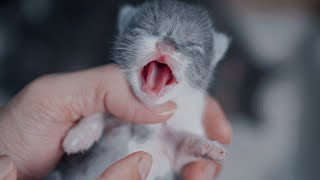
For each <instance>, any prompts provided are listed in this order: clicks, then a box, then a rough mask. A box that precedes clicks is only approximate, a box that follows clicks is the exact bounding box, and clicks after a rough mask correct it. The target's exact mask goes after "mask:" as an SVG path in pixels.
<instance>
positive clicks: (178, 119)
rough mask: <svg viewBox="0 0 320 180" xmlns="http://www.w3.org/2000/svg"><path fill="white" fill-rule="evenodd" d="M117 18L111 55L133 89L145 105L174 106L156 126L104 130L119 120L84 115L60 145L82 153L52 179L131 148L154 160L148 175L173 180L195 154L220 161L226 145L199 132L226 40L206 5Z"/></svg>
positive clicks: (167, 6)
mask: <svg viewBox="0 0 320 180" xmlns="http://www.w3.org/2000/svg"><path fill="white" fill-rule="evenodd" d="M118 19H119V28H118V29H119V37H118V39H117V40H116V42H115V47H114V59H115V61H116V63H117V64H118V65H119V66H120V67H121V68H122V69H123V70H124V72H125V73H126V74H127V77H128V82H129V84H130V86H131V88H132V90H133V92H134V94H135V95H136V96H137V97H138V98H139V99H140V100H141V101H142V102H143V103H145V104H146V105H148V106H153V105H156V104H161V103H165V102H167V101H174V102H175V103H176V104H177V107H178V109H177V111H176V112H175V114H174V115H173V116H172V117H171V118H170V119H169V120H168V121H167V122H166V123H163V124H157V125H133V124H129V123H124V122H122V123H121V125H120V126H115V127H113V128H108V130H107V131H105V132H104V129H105V127H108V126H111V124H113V123H115V122H120V121H119V120H118V119H116V118H115V117H112V116H111V115H109V114H105V113H100V114H94V115H92V116H89V117H85V118H84V119H82V120H81V121H80V122H79V123H78V124H77V125H76V126H75V127H74V128H72V129H71V130H70V131H69V132H68V134H67V136H66V138H65V139H64V142H63V148H64V150H65V152H66V153H68V154H74V153H78V152H84V151H86V150H89V151H86V152H85V153H84V154H82V155H76V156H70V157H69V160H68V162H65V163H64V164H63V165H62V166H61V168H60V171H57V173H56V174H55V175H57V176H56V177H58V176H59V178H61V179H77V180H79V179H94V178H96V177H98V176H99V175H100V174H101V173H102V172H103V170H104V169H105V168H106V167H108V166H109V165H111V163H113V162H115V161H116V160H119V159H120V158H122V157H124V156H125V155H128V154H130V153H133V152H136V151H146V152H148V153H150V154H151V155H152V157H153V165H152V168H151V171H150V174H149V176H148V178H147V179H149V180H154V179H173V177H174V176H173V174H174V172H177V173H179V172H180V170H181V168H182V167H183V166H184V165H186V164H187V163H190V162H193V161H196V160H199V159H209V160H213V161H220V162H221V161H223V160H224V159H225V158H226V154H227V153H226V150H225V149H224V148H223V147H222V145H220V144H219V143H218V142H216V141H210V140H208V139H207V138H206V137H205V133H204V128H203V125H202V113H203V110H204V106H205V96H206V89H207V87H208V84H209V81H210V79H211V78H212V75H213V72H214V68H215V66H216V65H217V63H218V61H219V60H221V59H222V57H223V55H224V53H225V51H226V50H227V47H228V45H229V39H228V38H227V37H226V36H225V35H224V34H221V33H218V32H216V31H215V29H214V26H213V23H212V21H211V19H210V18H209V14H208V12H207V11H206V10H205V9H203V8H201V7H198V6H194V5H189V4H185V3H182V2H177V1H166V0H165V1H152V2H146V3H144V4H142V5H141V6H139V7H132V6H125V7H123V8H122V9H121V11H120V15H119V18H118ZM95 141H98V142H97V143H96V144H94V142H95ZM91 146H93V147H91Z"/></svg>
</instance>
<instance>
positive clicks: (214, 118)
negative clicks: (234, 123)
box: [203, 97, 232, 144]
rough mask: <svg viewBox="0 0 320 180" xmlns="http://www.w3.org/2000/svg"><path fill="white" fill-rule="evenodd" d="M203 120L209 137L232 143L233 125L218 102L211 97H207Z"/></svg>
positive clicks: (224, 142)
mask: <svg viewBox="0 0 320 180" xmlns="http://www.w3.org/2000/svg"><path fill="white" fill-rule="evenodd" d="M203 122H204V127H205V131H206V134H207V136H208V138H209V139H212V140H216V141H218V142H220V143H223V144H230V142H231V138H232V128H231V125H230V123H229V121H228V120H227V119H226V117H225V114H224V112H223V110H222V109H221V107H220V105H219V104H218V102H217V101H216V100H214V99H213V98H211V97H208V98H207V105H206V107H205V111H204V121H203Z"/></svg>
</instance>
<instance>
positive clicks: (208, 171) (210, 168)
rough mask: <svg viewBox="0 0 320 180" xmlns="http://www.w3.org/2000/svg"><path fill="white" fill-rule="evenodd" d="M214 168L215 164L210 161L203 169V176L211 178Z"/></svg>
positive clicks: (208, 179)
mask: <svg viewBox="0 0 320 180" xmlns="http://www.w3.org/2000/svg"><path fill="white" fill-rule="evenodd" d="M215 168H216V166H215V165H214V164H213V163H210V164H208V165H207V167H206V168H205V170H204V173H205V177H206V179H207V180H213V179H214V176H215V173H216V172H215Z"/></svg>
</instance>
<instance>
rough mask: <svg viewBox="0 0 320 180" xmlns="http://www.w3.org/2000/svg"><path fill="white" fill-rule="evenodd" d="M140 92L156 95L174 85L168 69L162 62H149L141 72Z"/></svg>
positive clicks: (174, 80)
mask: <svg viewBox="0 0 320 180" xmlns="http://www.w3.org/2000/svg"><path fill="white" fill-rule="evenodd" d="M141 78H142V90H143V91H144V92H146V93H150V94H155V95H158V94H159V93H160V92H161V90H163V89H165V88H166V87H167V86H169V85H172V84H174V83H176V79H175V77H174V76H173V74H172V71H171V69H170V67H169V66H168V65H167V64H165V63H162V62H158V61H151V62H150V63H148V64H147V65H146V66H144V67H143V69H142V72H141Z"/></svg>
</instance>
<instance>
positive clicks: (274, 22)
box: [0, 0, 320, 180]
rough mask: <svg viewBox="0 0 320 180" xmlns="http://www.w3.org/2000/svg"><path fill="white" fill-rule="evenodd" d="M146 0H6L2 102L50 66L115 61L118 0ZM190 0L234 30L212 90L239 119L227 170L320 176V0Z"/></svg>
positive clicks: (0, 40) (0, 23)
mask: <svg viewBox="0 0 320 180" xmlns="http://www.w3.org/2000/svg"><path fill="white" fill-rule="evenodd" d="M141 2H143V1H142V0H139V1H134V0H132V1H124V0H123V1H116V0H92V1H79V0H20V1H15V0H11V1H3V0H0V106H1V105H2V104H5V103H6V102H7V101H8V99H9V98H10V97H12V96H13V95H14V94H15V93H17V92H18V91H19V90H20V89H21V88H23V87H24V86H25V85H26V84H27V83H28V82H30V81H31V80H33V79H35V78H36V77H38V76H40V75H42V74H47V73H53V72H64V71H71V70H78V69H84V68H89V67H94V66H98V65H102V64H106V63H110V62H111V60H110V58H111V55H110V51H111V45H112V43H111V42H112V41H113V40H114V36H115V35H116V18H117V13H118V11H119V8H120V7H121V6H122V5H123V4H125V3H131V4H139V3H141ZM188 2H192V3H196V4H201V5H203V6H205V7H208V8H209V10H210V11H211V12H212V17H213V19H214V22H215V24H216V26H217V28H218V29H219V30H221V31H223V32H227V33H228V34H229V35H230V36H231V37H232V39H233V42H232V45H231V48H230V49H229V51H228V54H227V56H226V59H225V60H224V61H223V62H222V63H221V64H220V65H219V67H218V70H217V74H216V78H215V81H214V82H213V83H212V85H211V86H210V90H209V91H210V93H211V94H212V95H213V96H215V97H216V98H217V99H218V100H219V102H220V103H221V104H222V106H223V108H224V110H225V111H226V113H227V115H228V117H229V119H230V121H231V122H232V125H233V128H234V137H233V143H232V144H231V145H230V146H229V151H230V158H229V160H228V161H227V162H226V164H225V167H224V171H223V172H222V174H221V175H220V179H221V180H234V179H237V180H270V179H281V180H296V179H299V180H300V179H301V180H318V179H320V155H319V154H318V153H319V152H320V144H318V143H317V139H318V138H320V136H319V135H320V122H319V121H318V119H319V118H320V109H319V107H320V78H319V77H320V31H319V30H320V19H319V15H320V1H317V0H216V1H215V0H193V1H192V0H188ZM318 128H319V129H318Z"/></svg>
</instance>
